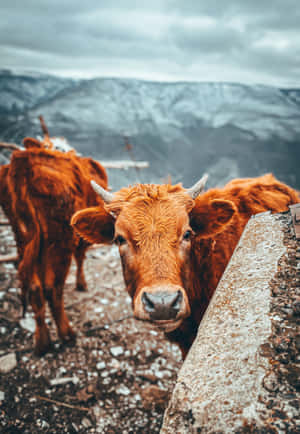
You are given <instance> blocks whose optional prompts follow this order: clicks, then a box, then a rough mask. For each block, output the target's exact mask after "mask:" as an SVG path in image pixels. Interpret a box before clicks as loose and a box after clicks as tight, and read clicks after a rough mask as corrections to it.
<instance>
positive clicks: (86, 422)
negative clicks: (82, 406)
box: [81, 417, 92, 428]
mask: <svg viewBox="0 0 300 434" xmlns="http://www.w3.org/2000/svg"><path fill="white" fill-rule="evenodd" d="M81 425H82V426H83V427H84V428H90V427H91V426H92V422H91V421H90V419H88V418H87V417H84V418H83V419H82V421H81Z"/></svg>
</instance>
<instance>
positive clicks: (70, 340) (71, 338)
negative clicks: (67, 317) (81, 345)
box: [62, 329, 76, 347]
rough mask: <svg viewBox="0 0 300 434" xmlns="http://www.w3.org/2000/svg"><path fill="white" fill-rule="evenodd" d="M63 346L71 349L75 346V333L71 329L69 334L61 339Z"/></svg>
mask: <svg viewBox="0 0 300 434" xmlns="http://www.w3.org/2000/svg"><path fill="white" fill-rule="evenodd" d="M62 341H63V344H64V345H67V346H70V347H73V346H74V345H75V344H76V333H75V332H74V331H73V330H72V329H71V331H69V334H68V335H66V336H64V337H63V338H62Z"/></svg>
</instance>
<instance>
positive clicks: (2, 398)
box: [0, 390, 5, 402]
mask: <svg viewBox="0 0 300 434" xmlns="http://www.w3.org/2000/svg"><path fill="white" fill-rule="evenodd" d="M4 398H5V393H4V392H2V390H0V402H1V401H4Z"/></svg>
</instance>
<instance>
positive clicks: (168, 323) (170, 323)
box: [151, 318, 183, 333]
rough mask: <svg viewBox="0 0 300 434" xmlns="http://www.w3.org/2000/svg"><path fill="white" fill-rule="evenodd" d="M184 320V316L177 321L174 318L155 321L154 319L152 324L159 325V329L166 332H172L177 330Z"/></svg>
mask: <svg viewBox="0 0 300 434" xmlns="http://www.w3.org/2000/svg"><path fill="white" fill-rule="evenodd" d="M182 320H183V319H182V318H180V319H178V320H175V321H174V320H155V321H153V320H152V321H151V324H153V325H154V326H155V327H157V328H158V329H159V330H161V331H163V332H165V333H170V332H173V331H174V330H176V329H177V328H178V327H179V326H180V324H181V323H182Z"/></svg>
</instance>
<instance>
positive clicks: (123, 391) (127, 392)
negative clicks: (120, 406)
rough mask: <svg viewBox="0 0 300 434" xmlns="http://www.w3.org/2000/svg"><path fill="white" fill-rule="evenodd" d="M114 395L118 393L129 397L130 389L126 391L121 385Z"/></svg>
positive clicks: (126, 388)
mask: <svg viewBox="0 0 300 434" xmlns="http://www.w3.org/2000/svg"><path fill="white" fill-rule="evenodd" d="M116 393H118V394H119V395H124V396H128V395H130V389H128V387H126V386H123V385H121V386H119V387H118V388H117V389H116Z"/></svg>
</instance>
